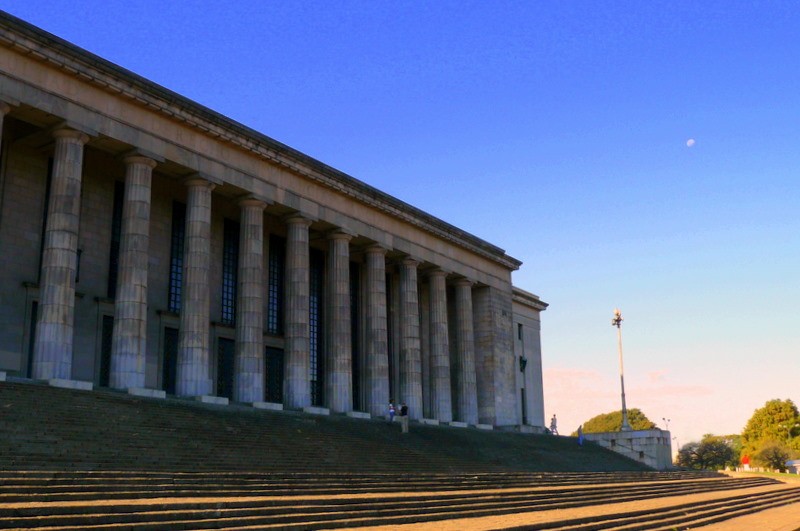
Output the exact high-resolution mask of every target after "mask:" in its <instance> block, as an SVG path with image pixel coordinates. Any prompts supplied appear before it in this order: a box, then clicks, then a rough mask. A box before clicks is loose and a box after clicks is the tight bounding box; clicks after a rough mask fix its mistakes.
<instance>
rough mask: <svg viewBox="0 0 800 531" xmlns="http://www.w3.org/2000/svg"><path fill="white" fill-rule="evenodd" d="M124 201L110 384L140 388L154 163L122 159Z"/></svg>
mask: <svg viewBox="0 0 800 531" xmlns="http://www.w3.org/2000/svg"><path fill="white" fill-rule="evenodd" d="M124 162H125V201H124V203H123V205H122V230H121V238H120V245H119V274H118V276H117V291H116V293H117V295H116V299H115V301H114V332H113V334H112V338H111V374H110V378H109V385H110V386H111V387H115V388H117V389H126V388H131V387H133V388H137V387H138V388H142V387H144V376H145V361H146V354H147V265H148V257H149V254H148V252H149V247H150V183H151V181H152V177H153V168H155V166H156V161H154V160H153V159H149V158H147V157H142V156H137V155H132V156H128V157H125V159H124Z"/></svg>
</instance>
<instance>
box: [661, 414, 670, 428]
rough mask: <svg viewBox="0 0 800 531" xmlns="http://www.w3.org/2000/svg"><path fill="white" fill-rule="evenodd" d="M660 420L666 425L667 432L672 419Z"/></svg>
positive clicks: (663, 418)
mask: <svg viewBox="0 0 800 531" xmlns="http://www.w3.org/2000/svg"><path fill="white" fill-rule="evenodd" d="M661 420H663V421H664V424H666V425H667V431H669V421H670V420H672V419H668V418H666V417H661Z"/></svg>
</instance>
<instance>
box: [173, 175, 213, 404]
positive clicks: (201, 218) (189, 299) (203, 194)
mask: <svg viewBox="0 0 800 531" xmlns="http://www.w3.org/2000/svg"><path fill="white" fill-rule="evenodd" d="M186 186H187V187H188V188H189V193H188V197H187V205H186V240H185V243H184V252H183V288H182V291H181V325H180V339H179V344H178V374H177V385H176V393H177V394H178V395H180V396H201V395H210V394H212V388H213V386H212V382H211V378H210V363H211V352H210V346H209V328H210V325H209V317H210V316H209V312H210V308H209V304H210V292H209V277H210V273H209V272H210V268H211V191H212V190H213V188H214V185H213V184H211V183H209V182H208V181H206V180H203V179H199V178H197V179H189V180H187V181H186Z"/></svg>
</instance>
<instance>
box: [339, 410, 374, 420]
mask: <svg viewBox="0 0 800 531" xmlns="http://www.w3.org/2000/svg"><path fill="white" fill-rule="evenodd" d="M345 415H347V416H348V417H351V418H354V419H371V418H372V415H370V414H369V413H366V412H364V411H348V412H347V413H345Z"/></svg>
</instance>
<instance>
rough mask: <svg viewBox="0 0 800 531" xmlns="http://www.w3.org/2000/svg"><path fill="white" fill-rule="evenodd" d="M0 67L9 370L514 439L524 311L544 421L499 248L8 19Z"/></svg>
mask: <svg viewBox="0 0 800 531" xmlns="http://www.w3.org/2000/svg"><path fill="white" fill-rule="evenodd" d="M0 65H2V67H0V118H2V121H0V131H1V132H2V143H1V144H0V253H1V255H2V256H3V266H4V267H3V268H0V325H2V326H0V371H3V372H5V373H7V374H8V375H9V376H11V377H18V378H35V379H50V380H58V381H66V380H73V381H85V382H91V383H92V384H94V385H96V386H101V387H102V386H107V387H113V388H118V389H128V390H129V392H135V393H144V392H147V391H148V390H150V391H154V390H163V391H166V392H168V393H170V394H175V395H179V396H192V397H199V398H202V399H203V400H207V401H208V400H212V399H213V398H214V397H219V398H222V397H225V398H229V399H230V400H232V401H236V402H241V403H253V404H259V405H260V406H259V407H263V404H265V403H272V404H278V403H282V407H284V408H287V409H296V410H300V409H306V410H310V409H309V408H312V409H314V410H315V411H317V410H319V411H325V412H327V411H330V412H333V413H346V414H352V415H354V416H363V415H361V414H359V412H367V413H370V414H372V415H373V416H377V415H383V414H385V410H386V406H387V402H388V400H389V398H390V397H392V398H394V399H395V400H396V401H397V402H398V403H400V402H406V403H407V404H409V406H410V416H411V418H412V419H422V418H426V419H430V420H431V421H439V422H442V423H445V422H451V421H456V422H458V423H468V424H472V425H476V424H481V425H494V426H516V425H520V424H524V422H523V418H522V415H521V413H520V412H521V408H522V405H521V402H520V400H521V398H520V395H519V389H520V385H521V384H520V380H519V378H520V376H519V365H518V357H519V355H518V353H517V352H516V351H515V349H516V346H515V343H514V340H513V338H514V337H515V335H514V334H515V325H516V323H517V322H518V321H519V319H517V317H516V316H517V315H520V316H522V317H520V319H523V320H524V322H525V326H528V327H530V334H532V335H531V336H530V342H526V347H525V348H526V349H528V348H529V347H528V345H529V344H530V345H533V344H534V343H535V344H536V346H535V347H530V348H533V349H534V350H535V354H534V351H532V350H526V354H525V355H526V356H527V357H528V358H529V362H528V363H529V365H528V371H530V372H529V373H528V374H530V378H528V376H526V379H525V381H524V383H523V387H524V388H525V390H526V400H527V401H528V402H530V404H528V405H526V408H527V410H528V411H534V410H537V411H538V410H541V403H542V389H541V349H540V347H539V346H538V337H539V329H538V322H539V321H538V312H539V311H541V310H543V309H544V307H546V305H544V304H543V303H541V301H538V299H535V301H534V302H533V303H531V302H530V301H531V300H533V299H530V300H528V299H526V297H527V296H524V297H522V299H520V295H519V294H520V293H524V292H521V291H515V289H514V288H513V287H512V285H511V273H512V272H513V271H514V270H516V269H518V268H519V266H520V265H521V262H519V261H518V260H516V259H514V258H512V257H510V256H508V255H507V254H506V253H505V251H503V250H502V249H500V248H498V247H496V246H494V245H492V244H490V243H488V242H486V241H483V240H481V239H479V238H477V237H475V236H473V235H471V234H469V233H466V232H464V231H462V230H460V229H458V228H457V227H453V226H452V225H449V224H447V223H446V222H444V221H442V220H439V219H437V218H435V217H433V216H431V215H429V214H426V213H424V212H422V211H420V210H418V209H416V208H414V207H412V206H410V205H408V204H405V203H403V202H402V201H399V200H398V199H395V198H393V197H391V196H389V195H387V194H385V193H383V192H381V191H379V190H377V189H375V188H372V187H370V186H368V185H366V184H364V183H362V182H361V181H358V180H356V179H354V178H352V177H350V176H348V175H345V174H343V173H341V172H339V171H337V170H335V169H333V168H330V167H329V166H326V165H325V164H323V163H321V162H319V161H316V160H314V159H312V158H310V157H308V156H306V155H304V154H302V153H299V152H297V151H295V150H293V149H291V148H289V147H287V146H285V145H283V144H280V143H279V142H276V141H274V140H272V139H271V138H269V137H266V136H264V135H261V134H259V133H257V132H254V131H252V130H250V129H248V128H246V127H244V126H242V125H240V124H238V123H236V122H234V121H232V120H229V119H227V118H225V117H222V116H220V115H219V114H217V113H214V112H213V111H210V110H209V109H206V108H204V107H202V106H200V105H198V104H196V103H194V102H191V101H189V100H187V99H186V98H183V97H182V96H180V95H178V94H175V93H172V92H169V91H167V90H165V89H163V88H161V87H159V86H158V85H155V84H153V83H151V82H149V81H147V80H145V79H143V78H141V77H138V76H136V75H134V74H131V73H130V72H128V71H125V70H123V69H121V68H119V67H117V66H115V65H113V64H111V63H109V62H107V61H105V60H103V59H101V58H99V57H97V56H94V55H92V54H90V53H88V52H86V51H84V50H81V49H79V48H77V47H75V46H73V45H72V44H70V43H67V42H65V41H61V40H59V39H58V38H56V37H54V36H52V35H49V34H47V33H45V32H43V31H41V30H39V29H37V28H35V27H33V26H30V25H28V24H26V23H24V22H22V21H20V20H18V19H16V18H14V17H12V16H10V15H8V14H5V13H1V12H0ZM531 297H533V296H531ZM518 299H519V300H523V299H525V300H524V301H523V302H522V303H520V302H519V300H518ZM526 301H527V302H526ZM537 301H538V302H537ZM531 304H533V306H531ZM537 305H538V306H537ZM532 308H533V309H532ZM531 312H533V313H535V316H533V314H532V313H531ZM534 321H535V323H536V326H535V332H534V327H533V323H534ZM526 337H527V336H526ZM534 338H535V339H534ZM537 366H538V369H537ZM537 370H538V373H537V372H536V371H537ZM537 375H538V376H537ZM526 404H527V402H526ZM270 407H273V406H270ZM274 407H280V406H277V405H275V406H274ZM537 408H538V409H537ZM540 417H541V415H540V414H539V413H537V414H536V415H533V416H529V417H528V418H527V419H526V420H527V423H528V424H530V423H535V424H539V423H543V418H540Z"/></svg>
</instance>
